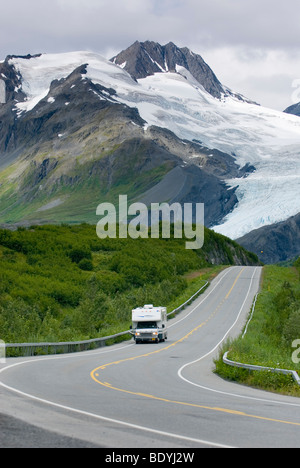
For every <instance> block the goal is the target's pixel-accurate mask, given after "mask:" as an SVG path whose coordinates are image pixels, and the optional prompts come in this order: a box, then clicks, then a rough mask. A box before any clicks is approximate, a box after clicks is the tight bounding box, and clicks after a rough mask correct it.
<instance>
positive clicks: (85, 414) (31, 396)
mask: <svg viewBox="0 0 300 468" xmlns="http://www.w3.org/2000/svg"><path fill="white" fill-rule="evenodd" d="M229 271H230V268H229V269H227V270H226V271H225V273H224V274H223V275H221V278H219V280H218V281H217V283H216V284H215V286H214V287H213V288H212V290H211V291H210V292H209V293H208V294H207V295H206V296H205V297H204V298H203V299H202V301H201V302H200V303H202V302H203V301H204V300H205V299H206V298H207V297H209V296H210V294H211V293H212V292H213V291H214V289H215V288H216V287H217V286H218V284H219V283H220V281H221V280H222V279H224V277H225V276H226V275H227V273H228V272H229ZM198 306H199V304H198V305H197V306H196V307H194V308H193V309H192V310H191V312H189V313H188V314H187V315H186V316H185V317H183V318H182V319H180V320H178V321H177V322H175V323H174V324H172V325H171V326H173V325H176V324H178V323H179V322H181V321H182V320H185V319H186V318H187V317H188V316H189V315H190V314H192V313H193V312H194V311H195V310H196V308H197V307H198ZM131 346H133V345H131ZM126 347H128V345H127V346H126ZM124 348H125V346H124ZM119 349H120V348H115V350H119ZM110 351H112V350H107V351H102V352H100V353H98V354H104V353H107V352H110ZM95 354H96V353H95ZM84 356H86V354H84ZM73 357H78V353H76V354H75V355H74V354H71V355H63V356H50V357H49V356H48V357H45V358H37V359H34V360H32V359H30V360H27V361H22V362H17V363H15V364H12V365H10V366H6V367H4V368H3V369H0V374H1V373H2V372H4V371H6V370H8V369H11V368H13V367H16V366H20V365H23V364H27V363H33V362H39V361H48V360H52V359H68V358H73ZM0 386H1V387H3V388H5V389H6V390H9V391H12V392H14V393H17V394H19V395H22V396H24V397H26V398H30V399H31V400H35V401H38V402H40V403H43V404H46V405H48V406H54V407H56V408H60V409H63V410H66V411H71V412H73V413H77V414H81V415H84V416H88V417H92V418H95V419H98V420H101V421H106V422H110V423H114V424H119V425H122V426H126V427H131V428H133V429H138V430H141V431H144V432H151V433H153V434H158V435H163V436H166V437H170V438H176V439H181V440H186V441H189V442H195V443H198V444H203V445H207V446H210V447H216V448H234V447H233V446H229V445H224V444H219V443H217V442H210V441H207V440H202V439H196V438H192V437H187V436H183V435H179V434H174V433H171V432H164V431H159V430H158V429H151V428H148V427H144V426H139V425H136V424H132V423H128V422H125V421H120V420H118V419H112V418H107V417H105V416H101V415H98V414H94V413H89V412H87V411H83V410H79V409H76V408H72V407H69V406H65V405H61V404H59V403H54V402H52V401H50V400H45V399H43V398H39V397H36V396H34V395H31V394H29V393H25V392H22V391H21V390H18V389H16V388H13V387H10V386H8V385H5V384H4V383H3V382H1V381H0Z"/></svg>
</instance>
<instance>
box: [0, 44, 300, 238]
mask: <svg viewBox="0 0 300 468" xmlns="http://www.w3.org/2000/svg"><path fill="white" fill-rule="evenodd" d="M74 74H75V75H76V77H77V78H76V80H77V81H74V80H73V81H72V79H71V78H70V77H72V76H75V75H74ZM1 78H2V80H3V81H4V82H5V84H6V98H7V99H6V104H2V105H1V104H0V120H1V124H0V125H1V128H2V132H3V129H5V128H6V134H5V135H3V134H2V136H0V149H1V153H0V169H1V161H2V167H3V168H4V166H7V164H11V163H12V162H13V160H14V159H13V157H12V156H11V155H12V154H13V155H14V157H18V158H19V157H20V154H21V150H20V143H18V144H17V145H16V144H15V145H14V144H13V141H14V140H15V141H17V134H18V128H19V127H20V126H21V122H22V123H23V124H22V125H23V126H24V122H27V123H26V125H27V127H26V128H27V131H28V129H30V126H32V125H33V122H34V119H35V118H37V116H38V115H39V113H41V112H42V111H43V116H44V119H45V118H46V117H45V115H48V116H52V115H53V114H52V112H53V113H55V112H56V111H57V106H58V105H59V106H60V110H61V109H62V107H64V108H65V109H64V111H65V112H66V111H67V109H68V107H69V109H71V108H72V106H73V104H74V102H75V100H76V99H75V96H76V88H77V89H78V90H79V89H80V92H81V93H82V92H83V91H82V86H85V87H86V88H85V89H86V93H87V94H86V95H89V96H90V97H89V99H90V100H91V99H92V98H93V103H94V104H93V105H94V106H95V105H96V104H97V103H98V104H99V105H100V104H101V105H102V106H103V105H104V102H105V105H106V106H107V105H108V104H111V105H114V106H115V105H119V106H120V105H122V106H123V109H125V108H126V109H132V110H134V111H135V112H136V111H138V116H139V118H140V120H138V119H136V120H135V119H134V118H132V119H131V120H129V121H128V122H131V123H132V122H133V124H134V125H135V126H136V127H138V128H139V132H143V133H144V135H145V136H147V138H149V135H150V134H151V131H152V130H153V128H162V129H165V130H168V131H170V132H172V133H173V134H174V135H175V136H176V137H177V138H178V139H179V140H181V143H180V144H181V146H180V148H181V149H182V153H180V150H178V148H179V147H177V150H176V151H175V150H174V151H175V154H176V156H177V157H178V158H181V159H182V165H183V166H187V165H193V167H198V169H199V170H207V167H209V165H210V161H209V159H210V158H212V159H213V158H215V157H216V151H219V153H218V154H219V156H218V160H217V162H216V161H215V160H214V163H211V165H212V166H214V174H215V173H216V171H217V169H218V168H219V169H220V171H221V172H222V169H223V168H222V161H224V164H225V165H228V164H229V160H230V158H231V159H232V161H231V162H230V164H232V165H233V166H235V170H233V171H226V170H225V171H223V176H222V177H221V178H222V179H223V181H224V183H226V184H227V187H228V188H229V190H228V194H230V196H231V195H232V193H233V192H234V193H235V196H236V197H237V200H236V201H237V202H236V203H233V204H232V210H231V211H230V210H229V211H230V212H229V211H228V210H227V212H226V211H225V212H224V213H223V214H224V216H223V219H220V216H218V217H216V219H215V225H214V226H213V227H214V229H215V230H216V231H218V232H220V233H222V234H225V235H227V236H229V237H231V238H233V239H237V238H240V237H242V236H244V235H245V234H247V233H249V232H251V231H252V230H254V229H258V228H260V227H262V226H266V225H272V224H274V223H278V222H281V221H285V220H287V219H288V218H290V217H292V216H295V215H296V214H298V213H299V212H300V196H299V195H300V119H299V117H298V116H296V115H291V114H288V113H286V112H279V111H275V110H273V109H268V108H264V107H262V106H259V105H257V104H256V103H254V102H252V101H251V100H250V99H247V98H245V97H243V96H241V95H240V94H238V93H235V92H233V91H231V90H229V89H228V88H227V87H226V86H224V85H223V84H221V83H220V82H219V80H218V79H217V77H216V76H215V75H214V73H213V72H212V70H211V69H210V68H209V66H208V65H207V64H206V63H205V62H204V61H203V59H202V58H201V57H200V56H199V55H197V54H194V53H193V52H192V51H190V50H189V49H187V48H183V49H179V48H178V47H176V46H175V45H174V44H172V43H169V44H167V45H166V46H161V45H159V44H157V43H153V42H149V41H148V42H145V43H139V42H136V43H135V44H133V45H132V46H131V47H130V48H129V49H126V50H125V51H123V52H121V53H120V54H119V55H117V56H116V57H113V58H112V59H111V60H106V59H104V58H103V57H101V56H99V55H98V54H94V53H91V52H74V53H66V54H42V55H38V56H34V57H32V56H27V57H17V56H9V57H7V58H6V60H5V61H3V62H2V63H0V79H1ZM63 87H64V94H63V95H62V94H61V92H58V91H59V90H61V89H62V88H63ZM63 96H65V98H64V99H63ZM77 98H78V94H77ZM91 102H92V101H91ZM98 104H97V105H98ZM8 109H9V110H8ZM77 111H78V112H79V110H78V106H77ZM82 112H84V110H82ZM135 115H136V114H135ZM49 118H50V117H49ZM51 118H52V117H51ZM86 119H87V116H86V115H85V118H84V119H83V121H84V123H86ZM8 120H9V122H10V123H9V125H8V124H7V122H8ZM5 122H6V124H5ZM77 124H79V122H78V120H77ZM5 125H7V126H6V127H5ZM123 128H124V127H123ZM25 130H26V129H25ZM124 132H125V130H124ZM70 133H71V130H70V128H67V127H66V126H64V125H63V123H62V122H60V124H59V125H57V132H56V135H52V140H53V139H54V137H55V138H56V140H55V141H56V143H55V144H57V145H59V143H61V141H62V140H63V139H64V141H66V139H67V138H68V135H70ZM125 135H126V137H128V134H127V133H126V132H125V133H124V139H125ZM141 135H142V133H139V136H141ZM152 136H153V135H152ZM103 138H104V137H103ZM118 138H119V140H120V138H121V134H119V135H118ZM121 139H122V138H121ZM119 140H118V142H119ZM98 141H99V145H100V137H99V138H98ZM166 141H167V138H166V137H165V139H164V145H165V148H166V145H167V143H166ZM53 144H54V143H53ZM160 144H162V140H160ZM170 145H171V144H169V146H168V150H169V151H170V147H171V146H172V145H171V146H170ZM184 145H189V151H186V150H184V149H183V148H184ZM173 146H174V145H173ZM52 147H53V146H52ZM8 149H9V154H10V156H9V157H8V156H7V155H6V154H7V151H8ZM201 154H202V156H203V155H204V154H205V157H204V156H203V157H201ZM221 154H223V155H224V158H223V159H222V157H220V155H221ZM210 155H211V156H210ZM225 155H226V156H225ZM5 161H6V162H5ZM27 161H28V155H27ZM4 163H5V164H4ZM23 164H25V162H24V160H23ZM212 166H211V167H212ZM233 166H232V167H233ZM19 167H20V166H19ZM245 167H246V168H251V170H249V171H246V172H245V176H244V177H241V174H242V172H243V168H245ZM238 168H240V169H241V170H242V171H239V170H238ZM236 169H237V170H236ZM199 174H200V172H199ZM230 189H232V190H230ZM199 201H201V200H199ZM212 225H213V223H212Z"/></svg>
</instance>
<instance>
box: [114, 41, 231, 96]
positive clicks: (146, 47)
mask: <svg viewBox="0 0 300 468" xmlns="http://www.w3.org/2000/svg"><path fill="white" fill-rule="evenodd" d="M111 61H112V62H114V63H116V64H118V65H121V64H124V63H125V62H126V64H125V66H124V68H125V70H126V71H128V73H129V74H130V75H131V76H132V77H133V78H135V79H139V78H145V77H146V76H149V75H153V74H154V73H159V72H167V71H172V72H175V71H176V65H179V66H182V67H185V68H186V69H187V70H188V71H189V72H190V73H191V74H192V75H193V77H194V78H195V79H196V80H197V81H198V82H199V84H200V85H202V86H203V87H204V88H205V89H206V91H208V92H209V93H210V94H211V95H212V96H214V97H217V98H220V97H221V94H222V93H224V89H223V87H222V85H221V83H220V82H219V80H218V79H217V77H216V75H215V74H214V73H213V71H212V70H211V68H210V67H209V66H208V65H207V64H206V63H205V62H204V60H203V59H202V57H201V56H200V55H197V54H194V53H193V52H191V51H190V50H189V49H188V48H187V47H184V48H182V49H180V48H178V47H177V46H176V45H175V44H173V43H172V42H169V43H168V44H167V45H165V46H162V45H160V44H158V43H156V42H151V41H146V42H138V41H136V42H135V43H134V44H133V45H132V46H130V47H129V48H128V49H126V50H124V51H123V52H121V53H120V54H118V55H117V56H115V57H113V58H112V59H111Z"/></svg>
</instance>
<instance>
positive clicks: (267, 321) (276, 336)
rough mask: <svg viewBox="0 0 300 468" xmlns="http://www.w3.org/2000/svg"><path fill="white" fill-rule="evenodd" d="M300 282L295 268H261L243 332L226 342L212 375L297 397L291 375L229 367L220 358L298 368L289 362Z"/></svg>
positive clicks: (298, 331) (299, 390) (297, 329)
mask: <svg viewBox="0 0 300 468" xmlns="http://www.w3.org/2000/svg"><path fill="white" fill-rule="evenodd" d="M299 319H300V281H299V265H298V264H296V265H295V266H293V267H280V266H276V265H267V266H265V267H264V268H263V277H262V284H261V291H260V293H259V295H258V298H257V302H256V306H255V311H254V314H253V317H252V319H251V321H250V323H249V326H248V328H247V332H246V334H245V335H244V337H242V335H241V336H240V337H239V338H238V339H236V340H234V341H232V342H227V343H226V344H225V345H224V346H223V348H222V350H221V352H220V356H219V358H218V360H216V362H215V364H216V372H217V373H218V374H219V375H220V376H222V377H224V378H226V379H229V380H233V381H236V382H239V383H243V384H246V385H249V386H253V387H257V388H262V389H265V390H268V391H273V392H279V393H283V394H287V395H294V396H298V397H299V396H300V386H299V385H298V384H297V383H296V382H295V381H294V380H293V378H292V377H291V376H284V375H282V374H277V373H272V372H270V371H262V372H257V371H249V370H245V369H239V368H235V367H230V366H228V365H226V364H224V363H223V361H222V357H223V354H224V352H225V351H228V350H229V354H228V358H229V359H230V360H232V361H237V362H241V363H245V364H253V365H258V366H263V367H271V368H280V369H289V370H295V371H297V372H299V374H300V365H299V364H298V363H295V362H293V353H294V351H295V349H294V348H293V341H294V340H295V339H300V325H299V324H300V320H299Z"/></svg>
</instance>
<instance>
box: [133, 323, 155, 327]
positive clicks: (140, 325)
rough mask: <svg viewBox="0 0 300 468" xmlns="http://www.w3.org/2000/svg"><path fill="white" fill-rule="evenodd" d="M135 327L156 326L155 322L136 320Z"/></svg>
mask: <svg viewBox="0 0 300 468" xmlns="http://www.w3.org/2000/svg"><path fill="white" fill-rule="evenodd" d="M136 328H157V323H156V322H138V324H137V327H136Z"/></svg>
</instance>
